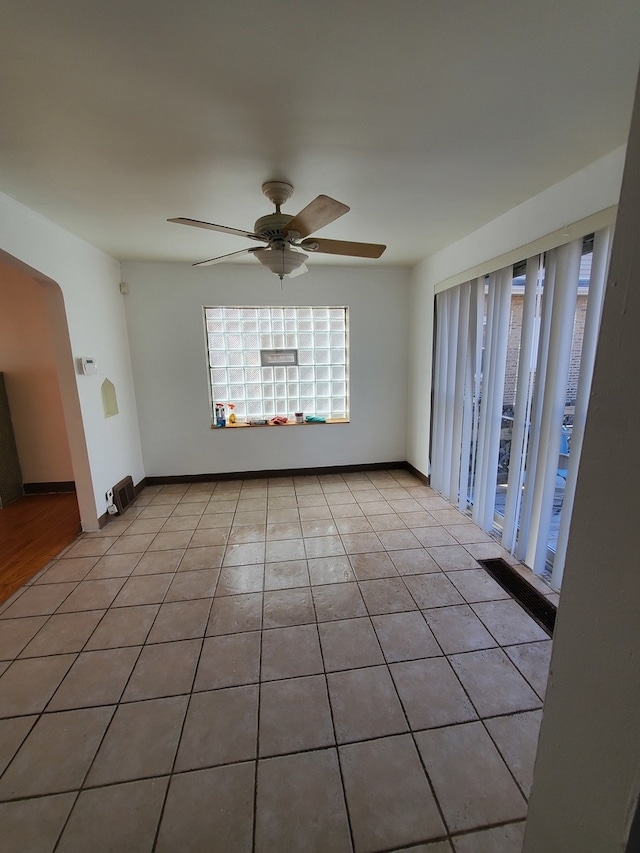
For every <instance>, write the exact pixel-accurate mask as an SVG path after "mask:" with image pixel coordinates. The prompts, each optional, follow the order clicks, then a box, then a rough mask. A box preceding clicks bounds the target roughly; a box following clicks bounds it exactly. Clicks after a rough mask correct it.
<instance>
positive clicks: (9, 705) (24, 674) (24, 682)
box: [0, 655, 76, 717]
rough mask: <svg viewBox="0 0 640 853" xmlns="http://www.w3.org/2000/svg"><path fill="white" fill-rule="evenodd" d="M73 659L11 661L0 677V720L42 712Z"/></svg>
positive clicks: (70, 657) (44, 658)
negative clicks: (1, 718)
mask: <svg viewBox="0 0 640 853" xmlns="http://www.w3.org/2000/svg"><path fill="white" fill-rule="evenodd" d="M75 659H76V655H53V656H51V657H43V658H27V659H25V660H17V661H14V662H13V663H12V664H11V665H10V666H9V667H8V668H7V670H6V671H5V672H4V674H3V675H2V676H0V717H13V716H17V715H19V714H37V713H39V712H40V711H43V710H44V708H45V706H46V704H47V702H48V701H49V699H50V698H51V696H53V694H54V693H55V691H56V690H57V688H58V685H59V684H60V682H61V681H62V679H63V678H64V676H65V675H66V674H67V671H68V670H69V667H70V666H71V664H72V663H73V662H74V660H75Z"/></svg>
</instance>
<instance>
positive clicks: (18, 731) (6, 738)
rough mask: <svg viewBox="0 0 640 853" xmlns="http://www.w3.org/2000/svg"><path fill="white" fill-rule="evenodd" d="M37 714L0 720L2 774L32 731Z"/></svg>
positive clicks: (0, 768) (0, 767) (0, 765)
mask: <svg viewBox="0 0 640 853" xmlns="http://www.w3.org/2000/svg"><path fill="white" fill-rule="evenodd" d="M37 719H38V717H37V715H35V714H34V715H33V716H29V717H10V718H9V719H6V720H0V775H2V774H3V773H4V771H5V769H6V767H7V765H8V764H9V762H10V761H11V759H12V758H13V756H14V755H15V754H16V752H17V751H18V750H19V749H20V746H21V744H22V741H23V740H24V739H25V738H26V736H27V735H28V734H29V732H30V731H31V728H32V726H33V724H34V723H35V721H36V720H37Z"/></svg>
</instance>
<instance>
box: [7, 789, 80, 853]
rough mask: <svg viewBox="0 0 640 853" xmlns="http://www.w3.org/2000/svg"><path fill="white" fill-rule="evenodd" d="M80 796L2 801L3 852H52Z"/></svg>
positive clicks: (63, 795) (55, 795)
mask: <svg viewBox="0 0 640 853" xmlns="http://www.w3.org/2000/svg"><path fill="white" fill-rule="evenodd" d="M75 798H76V795H75V793H72V794H54V795H53V796H51V797H37V798H35V799H32V800H19V801H17V802H13V803H0V825H1V826H2V849H3V853H26V851H29V853H50V851H51V850H53V849H54V847H55V845H56V841H57V838H58V836H59V835H60V832H61V830H62V827H63V826H64V822H65V821H66V819H67V816H68V814H69V812H70V811H71V807H72V806H73V803H74V800H75Z"/></svg>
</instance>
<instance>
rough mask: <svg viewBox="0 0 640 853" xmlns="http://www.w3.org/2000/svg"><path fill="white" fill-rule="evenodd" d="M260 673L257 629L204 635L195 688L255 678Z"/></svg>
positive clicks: (239, 683) (236, 684)
mask: <svg viewBox="0 0 640 853" xmlns="http://www.w3.org/2000/svg"><path fill="white" fill-rule="evenodd" d="M259 676H260V632H259V631H251V632H247V633H242V634H228V635H225V636H220V637H207V639H206V640H205V641H204V645H203V647H202V654H201V656H200V663H199V664H198V672H197V674H196V680H195V685H194V689H195V690H215V689H216V688H219V687H236V686H238V685H241V684H252V683H254V682H257V681H258V679H259Z"/></svg>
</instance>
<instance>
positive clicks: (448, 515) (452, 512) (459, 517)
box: [422, 504, 467, 525]
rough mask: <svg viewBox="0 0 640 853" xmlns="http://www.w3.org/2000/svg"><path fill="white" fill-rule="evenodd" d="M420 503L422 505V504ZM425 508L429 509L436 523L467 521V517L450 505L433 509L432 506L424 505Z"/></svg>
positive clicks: (447, 523)
mask: <svg viewBox="0 0 640 853" xmlns="http://www.w3.org/2000/svg"><path fill="white" fill-rule="evenodd" d="M422 505H423V506H424V504H422ZM425 509H427V510H428V511H429V513H430V514H431V515H432V516H433V517H434V518H435V520H436V521H437V522H438V524H442V525H449V524H464V522H465V521H467V517H466V516H465V515H464V514H463V513H461V512H458V510H457V509H452V508H451V506H449V508H448V509H434V508H432V507H425Z"/></svg>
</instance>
